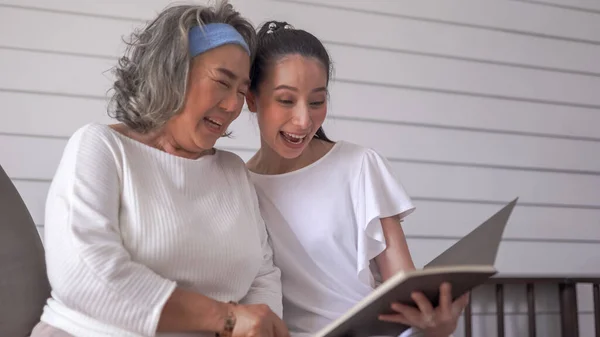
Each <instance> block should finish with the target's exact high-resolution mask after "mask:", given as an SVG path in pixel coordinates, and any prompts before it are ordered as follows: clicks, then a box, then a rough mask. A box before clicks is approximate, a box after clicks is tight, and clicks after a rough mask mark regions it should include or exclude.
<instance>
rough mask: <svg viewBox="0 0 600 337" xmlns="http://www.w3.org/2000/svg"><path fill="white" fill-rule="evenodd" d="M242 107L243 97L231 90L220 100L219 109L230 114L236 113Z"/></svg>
mask: <svg viewBox="0 0 600 337" xmlns="http://www.w3.org/2000/svg"><path fill="white" fill-rule="evenodd" d="M243 105H244V96H243V95H241V94H239V93H238V92H237V91H235V90H232V91H231V92H229V93H227V96H225V97H224V98H223V99H222V100H221V104H220V106H221V109H223V110H224V111H226V112H230V113H238V112H240V111H241V110H242V106H243Z"/></svg>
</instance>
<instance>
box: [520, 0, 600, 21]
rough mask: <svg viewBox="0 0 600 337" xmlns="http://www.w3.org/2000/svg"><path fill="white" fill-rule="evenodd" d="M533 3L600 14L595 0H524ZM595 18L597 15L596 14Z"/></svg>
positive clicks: (599, 6)
mask: <svg viewBox="0 0 600 337" xmlns="http://www.w3.org/2000/svg"><path fill="white" fill-rule="evenodd" d="M526 1H531V2H532V3H535V4H547V5H556V6H557V7H559V8H561V7H562V8H564V9H571V10H573V11H580V12H586V11H587V12H589V13H590V14H600V3H599V2H598V1H597V0H526ZM596 18H597V16H596Z"/></svg>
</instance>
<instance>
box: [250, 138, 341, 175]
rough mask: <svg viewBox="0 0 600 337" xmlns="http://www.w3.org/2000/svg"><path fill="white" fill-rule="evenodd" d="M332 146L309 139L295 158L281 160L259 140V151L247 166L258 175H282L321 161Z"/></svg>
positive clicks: (280, 157) (281, 158)
mask: <svg viewBox="0 0 600 337" xmlns="http://www.w3.org/2000/svg"><path fill="white" fill-rule="evenodd" d="M333 145H334V144H332V143H327V142H324V141H321V140H319V139H316V138H313V139H311V141H310V143H309V144H308V146H307V147H306V148H305V149H304V151H302V154H300V155H299V156H298V157H296V158H291V159H288V158H283V157H282V156H280V155H279V154H278V153H277V152H275V151H274V150H273V149H272V148H271V147H270V146H269V145H268V144H266V143H265V142H264V141H262V140H261V147H260V150H258V152H257V153H256V154H255V155H254V157H252V159H250V161H249V162H248V166H249V168H250V170H252V171H253V172H256V173H259V174H268V175H275V174H284V173H289V172H293V171H296V170H299V169H301V168H303V167H306V166H308V165H310V164H312V163H314V162H315V161H317V160H319V159H321V157H323V156H324V155H325V154H327V152H329V150H331V148H332V147H333Z"/></svg>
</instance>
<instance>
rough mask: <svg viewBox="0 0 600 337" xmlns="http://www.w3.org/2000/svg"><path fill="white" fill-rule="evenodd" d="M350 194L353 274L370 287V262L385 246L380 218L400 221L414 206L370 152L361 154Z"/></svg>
mask: <svg viewBox="0 0 600 337" xmlns="http://www.w3.org/2000/svg"><path fill="white" fill-rule="evenodd" d="M353 192H354V196H353V199H354V200H353V201H354V209H355V213H356V214H355V216H356V221H357V226H358V228H357V230H358V235H357V248H358V251H357V268H358V269H357V273H358V277H359V279H360V280H361V281H362V282H365V283H366V284H369V285H372V284H373V282H374V280H373V276H372V275H371V272H370V269H369V266H370V262H371V260H372V259H373V258H375V257H376V256H377V255H379V254H381V253H382V252H383V251H384V250H385V247H386V243H385V237H384V235H383V228H382V226H381V221H380V219H381V218H386V217H391V216H395V215H399V216H400V218H404V217H405V216H407V215H408V214H410V213H412V212H413V211H414V209H415V207H414V206H413V203H412V201H411V199H410V197H409V196H408V194H407V193H406V191H405V190H404V187H403V186H402V184H401V183H400V181H399V180H398V179H397V177H396V176H395V175H394V173H393V171H392V168H391V166H390V164H389V162H388V161H387V160H386V159H385V158H384V157H383V156H381V155H380V154H379V153H377V152H375V151H374V150H371V149H367V150H366V151H365V154H364V156H363V159H362V163H361V169H360V171H359V174H358V177H357V181H356V184H355V189H354V191H353Z"/></svg>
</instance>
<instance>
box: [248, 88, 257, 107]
mask: <svg viewBox="0 0 600 337" xmlns="http://www.w3.org/2000/svg"><path fill="white" fill-rule="evenodd" d="M246 104H247V105H248V110H250V112H256V96H255V95H254V93H253V92H252V91H248V93H247V94H246Z"/></svg>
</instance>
